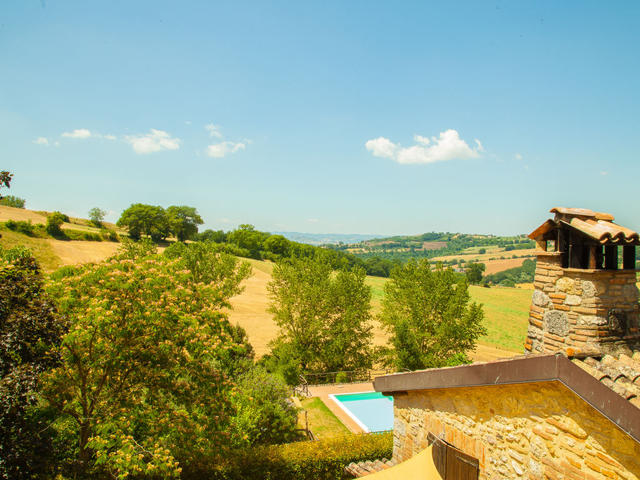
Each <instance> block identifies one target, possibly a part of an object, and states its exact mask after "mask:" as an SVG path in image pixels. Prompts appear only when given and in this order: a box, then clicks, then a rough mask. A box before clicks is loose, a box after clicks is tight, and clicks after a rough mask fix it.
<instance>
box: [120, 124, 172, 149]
mask: <svg viewBox="0 0 640 480" xmlns="http://www.w3.org/2000/svg"><path fill="white" fill-rule="evenodd" d="M124 138H125V140H126V141H127V143H129V144H131V146H132V147H133V151H134V152H136V153H139V154H141V155H146V154H148V153H154V152H160V151H162V150H178V149H179V148H180V139H179V138H175V137H171V135H169V133H167V132H165V131H164V130H156V129H155V128H152V129H151V130H150V132H149V133H147V134H144V135H127V136H125V137H124Z"/></svg>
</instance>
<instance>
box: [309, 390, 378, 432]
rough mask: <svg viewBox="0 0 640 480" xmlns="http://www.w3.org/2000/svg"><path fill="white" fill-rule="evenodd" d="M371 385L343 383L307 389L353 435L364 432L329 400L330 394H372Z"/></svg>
mask: <svg viewBox="0 0 640 480" xmlns="http://www.w3.org/2000/svg"><path fill="white" fill-rule="evenodd" d="M373 391H374V390H373V383H371V382H365V383H344V384H341V385H317V386H312V387H309V393H310V394H311V396H312V397H320V399H321V400H322V402H323V403H324V404H325V405H326V406H327V408H328V409H329V410H331V412H332V413H333V414H334V415H335V416H336V417H338V419H340V421H341V422H342V423H344V425H345V426H346V427H347V428H348V429H349V430H351V431H352V432H353V433H364V430H362V428H360V427H359V426H358V424H357V423H356V422H354V421H353V420H352V419H351V418H350V417H349V415H347V414H346V413H344V411H343V410H342V409H341V408H340V407H338V405H337V404H336V402H334V401H333V400H331V399H330V398H329V395H331V394H337V395H340V394H341V393H357V392H373Z"/></svg>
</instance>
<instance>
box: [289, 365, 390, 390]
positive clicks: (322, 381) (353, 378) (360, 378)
mask: <svg viewBox="0 0 640 480" xmlns="http://www.w3.org/2000/svg"><path fill="white" fill-rule="evenodd" d="M392 371H393V370H350V371H341V372H323V373H307V374H306V375H304V377H303V376H302V375H301V376H300V378H301V385H300V386H302V385H304V386H305V387H306V389H307V390H308V387H309V385H326V384H332V383H354V382H371V381H372V380H373V379H374V378H375V377H379V376H380V375H386V374H388V373H391V372H392ZM300 386H299V387H300ZM299 387H298V388H299Z"/></svg>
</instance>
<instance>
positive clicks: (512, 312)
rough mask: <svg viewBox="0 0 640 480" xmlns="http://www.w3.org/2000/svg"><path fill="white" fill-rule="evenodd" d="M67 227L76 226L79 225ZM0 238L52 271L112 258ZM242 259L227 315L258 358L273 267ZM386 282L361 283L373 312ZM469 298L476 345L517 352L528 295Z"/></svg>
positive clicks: (0, 211) (100, 248)
mask: <svg viewBox="0 0 640 480" xmlns="http://www.w3.org/2000/svg"><path fill="white" fill-rule="evenodd" d="M7 218H14V219H16V220H27V219H30V220H32V221H33V222H34V223H42V222H44V219H45V217H44V216H43V215H41V214H39V213H38V212H32V211H29V210H23V209H15V208H10V207H0V221H3V220H6V219H7ZM74 220H76V219H74ZM65 226H66V225H65ZM69 226H73V227H77V226H79V225H77V224H72V225H69ZM85 228H87V229H90V228H92V227H85ZM2 235H3V236H2V238H0V245H2V246H4V247H7V248H10V247H12V246H15V245H25V246H27V247H29V248H31V249H32V250H33V251H34V253H35V255H36V257H37V258H38V260H39V261H40V262H41V264H42V266H43V268H44V269H45V270H46V271H52V270H54V269H56V268H58V267H60V266H62V265H70V264H77V263H86V262H97V261H101V260H103V259H105V258H107V257H109V256H111V255H113V253H115V251H116V249H117V248H118V244H117V243H112V242H85V241H72V242H70V241H60V240H53V239H40V238H31V237H28V236H25V235H22V234H19V233H16V232H12V231H10V230H6V229H4V230H2ZM243 260H246V259H243ZM246 261H248V262H249V263H250V264H251V266H252V267H253V275H252V276H251V278H249V279H248V280H247V281H246V282H245V291H244V292H243V293H242V294H241V295H239V296H237V297H235V298H234V299H233V300H232V304H233V306H234V310H233V311H232V312H231V316H230V317H231V320H232V321H233V322H237V323H239V324H240V325H242V326H243V327H244V328H245V329H246V330H247V332H248V334H249V338H250V340H251V342H252V344H253V345H254V347H255V349H256V353H257V354H258V355H263V354H264V353H266V352H267V351H268V343H269V341H271V340H272V339H273V338H275V337H276V335H277V333H278V328H277V326H276V325H275V323H274V322H273V320H272V317H271V315H270V314H269V313H268V307H269V298H268V295H267V289H266V286H267V283H268V282H269V281H270V279H271V271H272V269H273V264H271V263H270V262H263V261H258V260H246ZM386 281H387V280H386V279H384V278H379V277H368V278H367V283H368V284H369V285H370V286H371V287H372V306H373V312H374V314H377V313H379V311H380V303H381V301H382V297H383V295H384V284H385V282H386ZM471 296H472V298H473V300H474V301H477V302H480V303H483V304H484V306H485V307H484V308H485V316H486V322H485V324H486V326H487V330H488V332H489V333H488V335H487V336H486V337H484V338H483V339H482V341H481V343H483V344H485V345H492V346H495V347H498V348H500V349H505V350H509V351H513V352H520V351H522V345H523V342H524V337H525V334H526V329H527V312H528V308H529V302H530V298H531V291H530V290H523V289H512V288H491V289H485V288H481V287H471ZM375 327H376V328H375V330H374V343H375V344H376V345H383V344H385V343H386V342H387V334H386V333H385V332H384V331H383V330H382V329H381V328H380V326H379V325H378V324H377V323H376V324H375ZM482 348H483V347H482V346H481V347H479V350H481V349H482ZM485 350H486V349H485ZM485 354H486V355H485ZM503 354H504V352H502V351H495V352H493V351H488V350H487V351H486V352H484V353H482V354H481V355H480V356H479V357H478V356H476V358H477V359H483V360H484V359H489V358H495V357H496V356H501V355H503Z"/></svg>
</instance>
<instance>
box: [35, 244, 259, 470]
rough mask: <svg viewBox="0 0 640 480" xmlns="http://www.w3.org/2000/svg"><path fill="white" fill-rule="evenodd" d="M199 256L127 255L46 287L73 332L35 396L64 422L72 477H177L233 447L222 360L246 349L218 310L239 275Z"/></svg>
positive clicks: (218, 258)
mask: <svg viewBox="0 0 640 480" xmlns="http://www.w3.org/2000/svg"><path fill="white" fill-rule="evenodd" d="M139 253H140V254H142V255H144V253H145V251H144V249H142V250H140V252H139ZM200 253H201V254H202V255H203V256H204V257H205V258H204V259H197V258H196V259H195V260H194V261H193V262H190V261H187V260H185V259H183V258H181V257H177V258H168V257H166V256H158V255H149V256H143V257H136V251H135V250H134V249H128V251H127V252H126V253H125V254H124V255H123V256H117V257H114V258H113V259H111V260H110V261H108V262H106V263H103V264H97V265H89V266H85V267H79V268H76V269H66V270H64V271H63V272H62V273H60V274H59V275H58V276H57V277H56V281H55V282H54V283H53V284H52V287H51V290H52V293H53V294H54V295H55V297H56V298H57V299H58V301H59V308H60V311H61V313H62V314H64V315H65V316H66V317H67V318H69V319H70V322H71V328H70V331H69V333H68V334H67V335H66V336H65V337H64V341H63V343H62V346H61V349H60V354H61V355H62V358H63V360H64V363H63V365H62V366H60V367H58V368H56V369H55V370H53V371H52V372H51V373H50V374H49V375H48V376H47V378H46V386H47V388H46V389H45V391H44V394H45V397H46V398H47V400H48V401H49V402H50V404H51V405H52V406H54V407H55V408H56V409H57V410H58V412H59V413H60V414H61V415H62V416H63V418H68V419H69V421H70V422H71V424H72V425H73V429H74V432H75V435H76V439H77V462H76V465H75V468H76V471H77V472H78V473H81V474H90V472H91V471H92V468H94V466H95V468H104V469H106V470H107V471H108V472H110V473H111V474H112V475H113V476H114V477H117V478H124V477H126V476H127V475H134V476H143V475H148V476H152V477H154V478H155V477H158V478H160V477H161V478H168V477H174V476H178V475H179V474H180V471H181V470H182V469H183V468H191V469H198V465H199V463H200V462H203V461H206V462H215V459H216V458H218V457H217V456H218V455H220V454H222V453H223V452H224V449H225V447H226V446H229V445H230V440H229V432H228V430H229V424H230V418H231V416H232V414H233V408H232V405H231V403H230V396H231V394H232V383H231V381H230V379H229V377H228V375H227V374H226V372H225V365H226V364H228V363H229V359H230V358H231V357H233V356H238V355H241V352H239V350H241V349H242V348H243V345H241V344H238V343H237V342H236V340H235V339H234V335H233V332H232V331H231V328H230V326H229V323H228V321H227V319H226V314H225V313H224V312H225V309H226V308H227V307H228V306H229V302H228V301H229V298H230V297H231V296H233V295H236V294H238V293H239V292H240V291H241V288H240V282H241V281H242V280H243V279H244V278H245V277H246V276H247V272H248V271H247V269H246V267H240V266H238V264H237V261H236V260H235V259H234V258H231V257H229V256H227V255H224V254H219V253H216V252H214V251H211V252H210V253H208V254H207V252H200ZM205 265H206V266H205ZM212 267H214V268H212ZM215 267H219V268H215ZM212 270H213V272H212Z"/></svg>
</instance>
